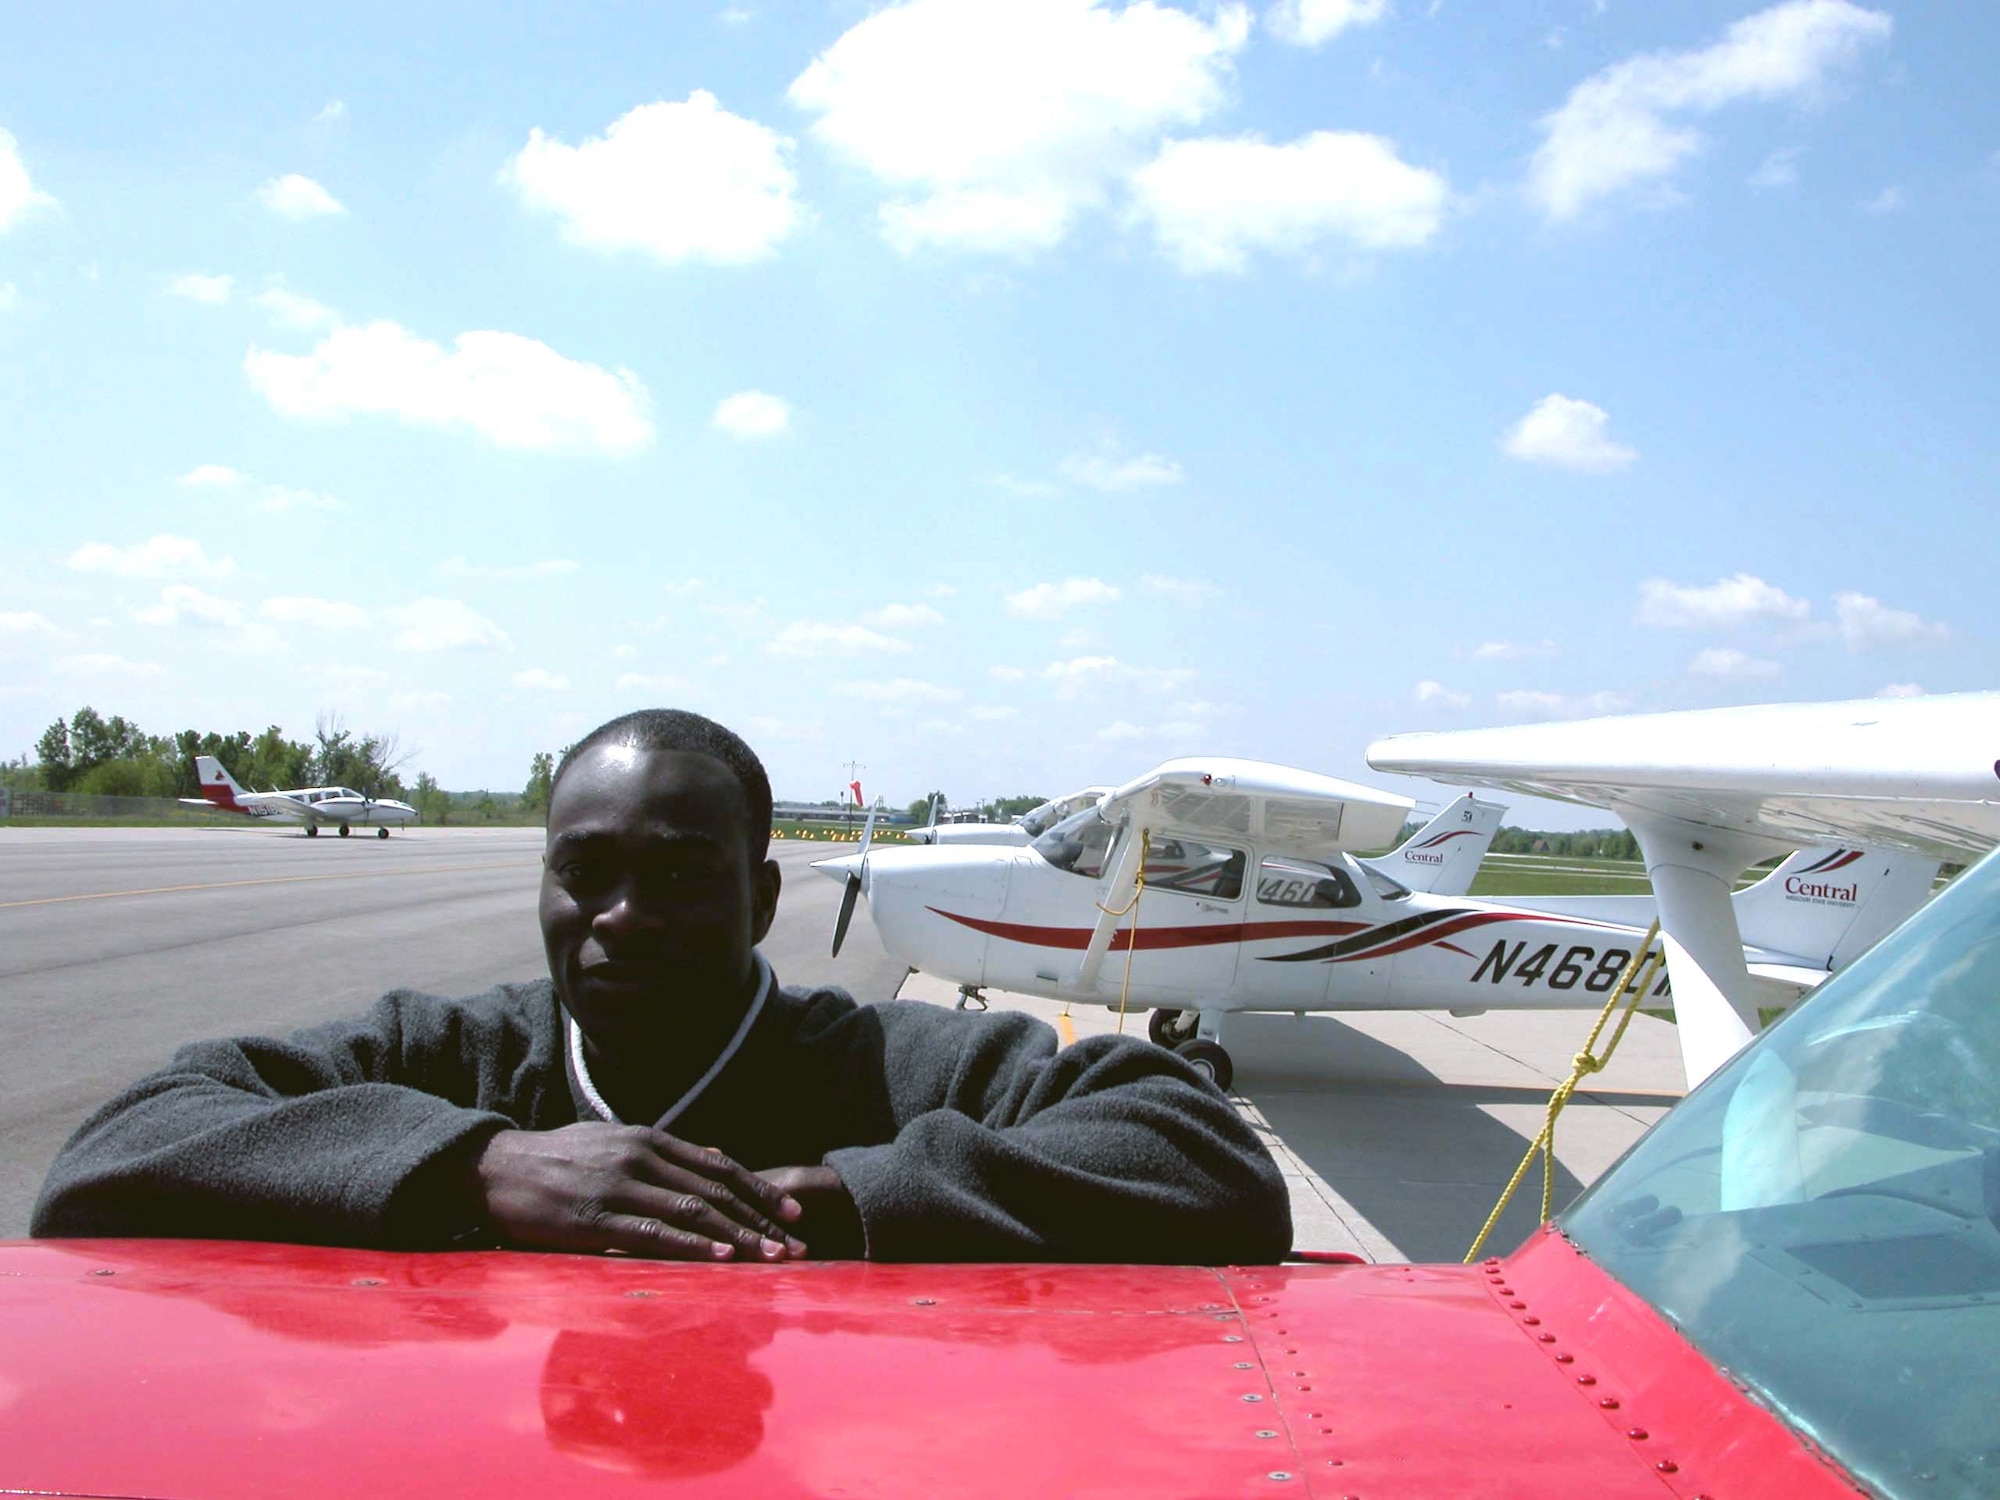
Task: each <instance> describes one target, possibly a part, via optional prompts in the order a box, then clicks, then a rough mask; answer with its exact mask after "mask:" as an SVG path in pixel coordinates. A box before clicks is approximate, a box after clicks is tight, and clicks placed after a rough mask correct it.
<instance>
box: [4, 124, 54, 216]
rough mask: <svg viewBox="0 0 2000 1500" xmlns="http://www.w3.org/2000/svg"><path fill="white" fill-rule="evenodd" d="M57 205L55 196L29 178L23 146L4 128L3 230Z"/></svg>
mask: <svg viewBox="0 0 2000 1500" xmlns="http://www.w3.org/2000/svg"><path fill="white" fill-rule="evenodd" d="M55 205H56V200H55V199H53V198H51V197H50V196H49V195H48V194H47V193H44V192H42V191H41V190H40V189H39V188H37V187H36V186H35V185H34V183H33V182H31V181H29V180H28V168H27V165H26V163H24V162H23V161H22V160H21V148H20V145H19V144H18V143H17V142H16V141H15V139H14V137H13V136H11V135H9V134H8V133H7V132H6V131H4V130H0V231H4V230H8V229H12V228H13V227H14V226H15V225H16V224H19V223H20V222H21V221H22V220H24V219H26V218H28V217H30V216H31V215H33V214H36V213H39V212H40V211H41V210H43V209H47V208H54V207H55Z"/></svg>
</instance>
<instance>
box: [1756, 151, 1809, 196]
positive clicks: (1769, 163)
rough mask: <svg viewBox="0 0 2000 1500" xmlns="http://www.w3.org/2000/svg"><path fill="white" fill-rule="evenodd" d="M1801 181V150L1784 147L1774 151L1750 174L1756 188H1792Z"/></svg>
mask: <svg viewBox="0 0 2000 1500" xmlns="http://www.w3.org/2000/svg"><path fill="white" fill-rule="evenodd" d="M1798 180H1799V148H1798V147H1797V146H1784V147H1781V148H1779V149H1778V150H1776V151H1773V152H1772V153H1771V154H1770V155H1769V156H1767V157H1765V158H1764V160H1763V161H1762V162H1760V163H1759V164H1758V167H1757V170H1756V171H1754V172H1752V173H1751V174H1750V186H1752V187H1754V188H1782V187H1790V186H1792V185H1793V184H1794V183H1796V182H1797V181H1798Z"/></svg>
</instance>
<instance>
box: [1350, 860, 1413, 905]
mask: <svg viewBox="0 0 2000 1500" xmlns="http://www.w3.org/2000/svg"><path fill="white" fill-rule="evenodd" d="M1357 865H1358V868H1359V869H1360V871H1361V875H1362V878H1363V879H1364V880H1366V881H1367V882H1368V884H1369V885H1370V886H1371V887H1372V888H1373V889H1374V892H1375V894H1376V895H1377V896H1379V897H1380V898H1381V899H1382V900H1384V901H1407V900H1409V899H1410V888H1409V887H1408V886H1406V885H1404V884H1403V882H1402V881H1400V880H1398V879H1396V878H1395V877H1394V876H1393V875H1384V874H1383V873H1382V872H1381V871H1380V870H1378V869H1376V868H1375V867H1374V866H1373V865H1370V864H1361V863H1359V862H1358V861H1357Z"/></svg>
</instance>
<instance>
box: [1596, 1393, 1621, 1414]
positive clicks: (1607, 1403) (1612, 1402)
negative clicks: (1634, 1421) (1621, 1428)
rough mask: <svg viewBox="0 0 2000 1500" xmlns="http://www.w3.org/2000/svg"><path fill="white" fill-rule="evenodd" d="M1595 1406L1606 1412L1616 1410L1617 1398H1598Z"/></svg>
mask: <svg viewBox="0 0 2000 1500" xmlns="http://www.w3.org/2000/svg"><path fill="white" fill-rule="evenodd" d="M1597 1404H1598V1405H1599V1406H1601V1407H1603V1408H1604V1409H1605V1410H1606V1411H1616V1410H1618V1398H1617V1397H1616V1396H1600V1397H1598V1398H1597Z"/></svg>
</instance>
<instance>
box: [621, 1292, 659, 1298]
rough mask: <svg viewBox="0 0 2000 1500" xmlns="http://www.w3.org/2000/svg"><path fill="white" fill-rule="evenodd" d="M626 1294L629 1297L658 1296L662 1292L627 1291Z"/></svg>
mask: <svg viewBox="0 0 2000 1500" xmlns="http://www.w3.org/2000/svg"><path fill="white" fill-rule="evenodd" d="M625 1295H626V1296H628V1297H657V1296H659V1295H660V1294H659V1293H658V1292H627V1293H626V1294H625Z"/></svg>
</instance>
